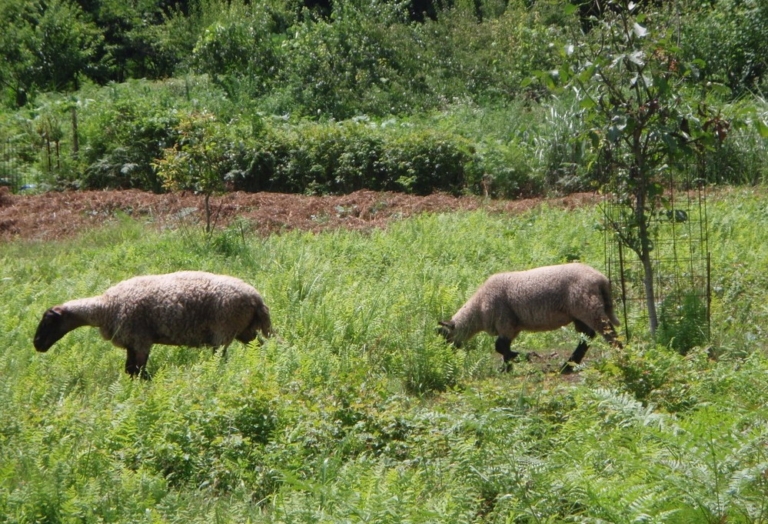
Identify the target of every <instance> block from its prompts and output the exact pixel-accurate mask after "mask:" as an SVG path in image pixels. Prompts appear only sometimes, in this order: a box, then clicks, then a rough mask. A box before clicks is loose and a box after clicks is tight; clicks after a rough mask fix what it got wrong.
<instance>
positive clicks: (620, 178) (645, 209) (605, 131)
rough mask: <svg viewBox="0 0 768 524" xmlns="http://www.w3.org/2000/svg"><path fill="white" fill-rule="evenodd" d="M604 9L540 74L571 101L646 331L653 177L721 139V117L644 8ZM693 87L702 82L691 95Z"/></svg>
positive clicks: (660, 177) (724, 125)
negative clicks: (633, 266)
mask: <svg viewBox="0 0 768 524" xmlns="http://www.w3.org/2000/svg"><path fill="white" fill-rule="evenodd" d="M611 7H612V9H610V10H607V11H605V12H604V13H603V16H602V18H600V19H599V20H598V19H596V20H594V28H593V29H592V31H591V32H590V35H589V37H588V38H584V37H583V35H579V36H578V37H577V38H576V39H574V42H573V43H572V44H569V45H567V46H565V49H564V58H565V59H566V65H565V66H564V67H562V68H560V69H559V70H557V71H554V72H550V73H545V74H542V75H541V78H543V79H544V80H545V81H546V82H548V83H549V85H550V86H551V87H552V88H553V89H555V90H560V89H561V88H559V87H558V84H559V85H562V86H564V87H565V88H566V89H568V90H570V91H571V92H573V93H574V94H575V96H576V98H577V100H578V102H579V105H580V107H581V109H582V113H581V117H582V119H583V121H584V124H585V125H584V129H585V131H584V132H583V133H581V134H580V136H578V137H577V139H578V140H581V141H586V142H587V143H588V145H589V152H590V159H591V160H590V161H589V162H590V165H589V168H590V169H592V170H594V171H595V173H596V174H597V180H598V182H599V183H600V184H601V185H602V188H603V189H604V190H605V191H607V192H611V193H613V194H614V195H615V196H616V199H617V201H618V203H619V206H618V207H619V209H620V211H619V213H620V216H621V219H615V217H609V216H607V217H606V218H607V222H608V225H609V227H611V228H612V229H613V231H614V232H615V234H616V236H617V238H618V240H619V242H621V243H622V244H623V245H625V246H626V247H628V248H629V249H630V250H632V251H633V252H634V253H635V254H636V255H637V256H638V258H639V259H640V261H641V263H642V266H643V283H644V288H645V297H646V306H647V309H648V317H649V320H650V330H651V333H655V332H656V328H657V326H658V317H657V313H656V300H655V290H654V274H653V273H654V269H653V266H652V262H651V252H652V250H653V242H652V240H651V239H652V237H653V228H654V225H653V224H654V222H653V221H652V217H653V216H654V215H655V214H656V213H657V212H658V211H659V210H660V208H663V207H664V206H665V205H666V204H667V201H666V199H665V195H664V185H663V184H662V182H663V181H665V180H668V179H669V177H670V176H672V175H674V173H679V172H682V170H684V169H686V168H687V166H686V161H690V160H691V159H692V158H694V157H695V155H696V154H698V153H699V152H701V151H703V150H705V149H706V148H708V147H710V146H712V145H713V144H714V143H715V142H716V141H718V140H723V139H725V137H726V135H727V132H728V129H729V122H727V121H726V120H724V119H723V118H721V117H720V116H719V115H718V114H716V113H715V112H713V111H712V110H711V109H710V108H709V107H708V106H707V105H706V103H705V96H706V93H705V90H704V89H703V86H700V84H701V83H702V82H701V81H700V77H699V76H698V70H699V68H700V67H701V66H702V65H703V64H702V63H701V62H700V61H698V62H697V61H694V62H692V63H686V62H683V61H681V60H680V58H679V55H680V49H679V48H678V47H677V46H676V45H675V44H674V41H673V38H672V35H673V32H672V31H671V30H669V29H668V28H664V27H660V26H658V25H657V26H656V27H654V21H655V20H654V16H653V13H647V14H646V13H641V12H639V10H638V6H637V5H636V4H635V3H633V2H630V1H628V0H620V1H618V2H614V3H613V4H612V5H611ZM571 8H572V10H575V7H573V6H571ZM697 86H698V87H701V88H702V89H701V90H699V91H695V92H694V91H693V89H692V88H695V87H697Z"/></svg>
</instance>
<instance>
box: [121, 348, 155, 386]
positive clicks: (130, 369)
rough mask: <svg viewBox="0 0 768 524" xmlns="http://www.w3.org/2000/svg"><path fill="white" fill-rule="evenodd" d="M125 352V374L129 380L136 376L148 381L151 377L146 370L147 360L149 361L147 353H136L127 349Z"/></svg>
mask: <svg viewBox="0 0 768 524" xmlns="http://www.w3.org/2000/svg"><path fill="white" fill-rule="evenodd" d="M126 352H127V356H126V359H125V372H126V373H128V374H129V375H130V376H131V378H135V377H137V376H138V377H139V378H142V379H144V380H149V379H150V378H151V377H150V375H149V373H148V372H147V369H146V366H147V360H149V351H136V350H133V349H130V348H128V349H127V350H126Z"/></svg>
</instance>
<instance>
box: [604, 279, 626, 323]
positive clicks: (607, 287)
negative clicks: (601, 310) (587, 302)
mask: <svg viewBox="0 0 768 524" xmlns="http://www.w3.org/2000/svg"><path fill="white" fill-rule="evenodd" d="M600 294H601V295H602V297H603V304H604V305H605V306H604V307H605V314H606V315H608V320H610V321H611V324H613V325H614V326H620V325H621V322H619V319H618V317H617V316H616V313H615V312H614V310H613V294H612V293H611V282H610V281H609V280H608V279H605V280H604V281H602V282H601V283H600Z"/></svg>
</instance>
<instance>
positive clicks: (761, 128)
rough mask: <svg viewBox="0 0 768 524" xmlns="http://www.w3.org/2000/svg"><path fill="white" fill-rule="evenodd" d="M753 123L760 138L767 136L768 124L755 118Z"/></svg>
mask: <svg viewBox="0 0 768 524" xmlns="http://www.w3.org/2000/svg"><path fill="white" fill-rule="evenodd" d="M755 125H756V126H757V132H758V133H760V136H761V137H762V138H768V124H766V123H765V122H764V121H763V120H759V119H758V120H756V121H755Z"/></svg>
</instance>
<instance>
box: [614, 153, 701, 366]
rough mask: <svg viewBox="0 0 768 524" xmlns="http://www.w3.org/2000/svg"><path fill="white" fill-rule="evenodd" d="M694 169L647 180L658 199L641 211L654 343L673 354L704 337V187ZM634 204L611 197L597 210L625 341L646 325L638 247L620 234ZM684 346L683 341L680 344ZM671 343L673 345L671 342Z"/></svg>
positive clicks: (630, 221) (629, 223)
mask: <svg viewBox="0 0 768 524" xmlns="http://www.w3.org/2000/svg"><path fill="white" fill-rule="evenodd" d="M699 172H701V171H700V168H699V167H698V166H692V168H691V169H684V170H680V171H673V170H671V169H670V170H667V172H666V173H665V174H664V176H663V177H661V178H660V179H657V180H655V181H654V183H655V184H656V185H657V186H658V188H659V190H658V191H657V193H658V194H656V195H654V196H653V198H652V199H651V200H650V201H649V202H647V203H646V205H645V206H644V209H645V213H646V216H647V235H648V241H649V248H650V257H649V258H650V260H649V263H650V266H651V274H652V279H653V283H652V284H653V285H652V287H651V290H652V296H653V302H654V305H655V309H656V312H657V315H658V327H657V329H656V333H654V334H655V335H656V336H657V339H659V338H660V339H661V342H663V343H665V344H671V345H672V346H675V345H676V344H677V345H678V346H680V347H676V349H678V350H679V351H681V352H682V351H684V350H685V347H683V346H686V347H687V346H690V345H699V344H701V343H703V342H705V341H706V340H708V339H709V335H710V302H711V289H710V256H709V246H708V225H707V224H708V220H707V195H706V185H705V183H704V180H703V179H702V178H699V177H696V176H695V175H696V174H697V173H699ZM634 204H635V203H634V202H628V201H627V196H626V194H624V195H623V196H620V195H619V194H617V193H615V192H611V193H607V194H606V195H605V198H604V200H603V202H602V203H601V210H602V213H603V219H604V232H605V237H604V238H605V267H606V270H607V272H608V276H609V278H610V279H611V281H612V282H613V293H614V295H615V297H616V298H618V299H619V302H618V304H617V305H618V306H619V311H618V314H619V315H620V316H622V317H623V324H624V326H623V327H624V334H625V336H626V338H627V339H628V340H629V339H631V338H632V335H633V330H634V329H638V328H639V327H641V326H643V327H644V326H649V325H650V319H649V307H648V292H647V290H648V289H649V287H648V286H647V285H646V282H645V279H646V274H647V272H646V270H645V267H644V265H643V263H642V261H641V258H640V256H639V254H638V252H637V251H638V248H637V247H636V246H633V245H632V242H628V241H627V238H628V237H627V235H622V234H621V233H620V232H621V231H627V230H630V229H631V228H633V227H635V226H636V221H637V217H636V214H635V213H633V212H628V209H632V207H631V206H632V205H634ZM682 339H685V340H682ZM675 340H677V342H675Z"/></svg>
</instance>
